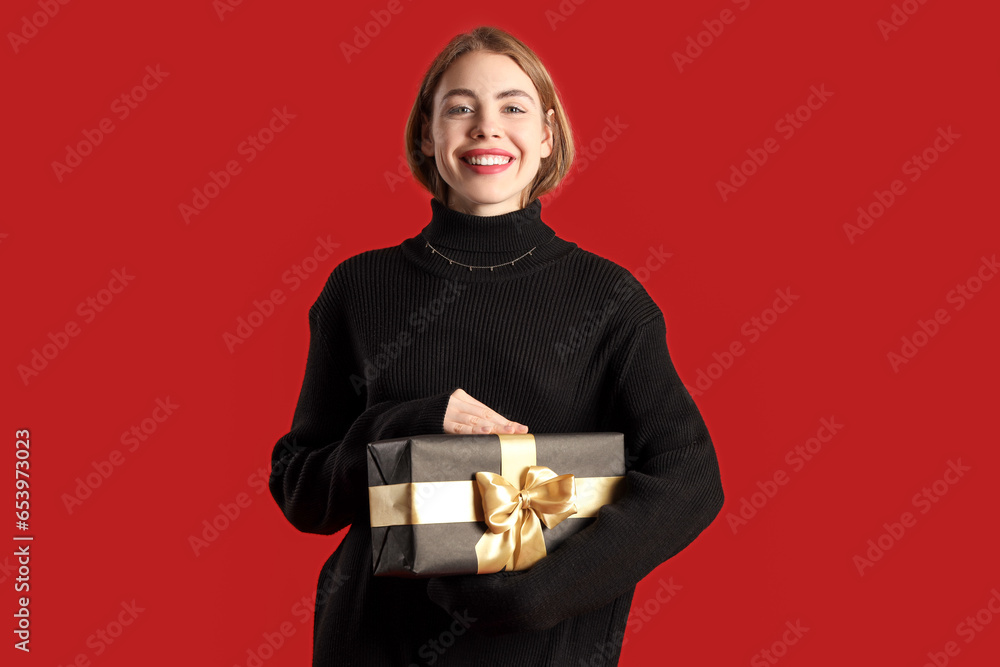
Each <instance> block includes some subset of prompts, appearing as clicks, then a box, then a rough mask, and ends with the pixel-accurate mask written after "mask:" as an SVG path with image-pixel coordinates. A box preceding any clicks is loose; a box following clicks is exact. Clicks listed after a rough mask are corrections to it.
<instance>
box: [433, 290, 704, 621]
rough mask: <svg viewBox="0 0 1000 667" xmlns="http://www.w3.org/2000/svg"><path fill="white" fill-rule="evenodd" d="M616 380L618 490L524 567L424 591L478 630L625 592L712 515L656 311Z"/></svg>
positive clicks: (698, 438)
mask: <svg viewBox="0 0 1000 667" xmlns="http://www.w3.org/2000/svg"><path fill="white" fill-rule="evenodd" d="M622 356H623V357H624V360H623V361H622V362H621V365H620V366H619V367H618V368H616V371H617V373H618V379H617V381H616V385H615V386H616V389H615V392H614V399H613V402H612V406H611V410H612V411H613V413H612V419H611V422H610V423H611V424H614V425H616V428H614V429H613V430H619V431H621V432H622V433H624V435H625V446H626V464H627V465H626V470H627V472H626V480H627V492H626V494H625V496H624V497H622V498H620V499H619V500H618V501H617V502H615V503H613V504H609V505H605V506H604V507H602V508H601V509H600V510H599V511H598V515H597V520H596V521H594V522H593V523H592V524H591V525H589V526H588V527H587V528H585V529H584V530H582V531H580V532H579V533H576V534H574V535H572V536H571V537H569V538H568V539H566V540H565V541H564V542H563V543H562V544H561V545H560V546H559V548H558V549H555V550H553V552H552V553H550V554H548V555H547V556H546V557H545V558H543V559H542V560H540V561H538V563H536V564H535V565H534V566H533V567H532V568H531V569H529V570H525V571H519V572H498V573H495V574H488V575H464V576H455V577H439V578H435V579H431V580H430V581H429V582H428V595H429V596H430V597H431V599H432V600H434V601H435V602H436V603H437V604H438V605H439V606H441V607H443V608H444V609H446V610H448V611H453V612H461V611H463V610H468V613H469V614H470V615H471V616H473V617H476V618H477V621H476V623H474V624H473V628H472V629H473V630H476V631H478V632H482V633H485V634H501V633H506V632H526V631H534V630H543V629H546V628H550V627H552V626H553V625H555V624H557V623H559V622H560V621H562V620H564V619H566V618H569V617H571V616H576V615H579V614H583V613H586V612H589V611H592V610H594V609H598V608H600V607H603V606H605V605H607V604H609V603H610V602H611V601H612V600H614V599H615V598H617V597H619V596H621V595H623V594H625V593H628V592H630V591H632V590H634V588H635V585H636V584H637V583H638V582H639V581H640V580H641V579H643V577H645V576H646V575H647V574H649V573H650V572H651V571H652V570H653V569H654V568H656V567H657V566H658V565H660V564H661V563H663V562H664V561H666V560H667V559H669V558H670V557H672V556H674V555H675V554H677V553H678V552H680V551H681V550H682V549H684V548H685V547H686V546H687V545H689V544H690V543H691V542H692V541H694V539H695V538H696V537H697V536H698V535H699V534H700V533H701V532H702V531H703V530H704V529H705V528H706V527H708V525H709V524H711V522H712V521H713V520H714V519H715V517H716V516H717V515H718V514H719V512H720V511H721V509H722V503H723V493H722V484H721V478H720V472H719V466H718V461H717V459H716V455H715V449H714V447H713V445H712V441H711V439H710V437H709V434H708V429H707V427H706V426H705V423H704V421H703V419H702V417H701V415H700V413H699V412H698V409H697V407H696V406H695V403H694V400H693V399H692V398H691V395H690V394H689V393H688V391H687V389H686V388H685V387H684V385H683V384H682V383H681V380H680V378H679V377H678V375H677V372H676V370H675V369H674V366H673V364H672V362H671V360H670V355H669V353H668V351H667V346H666V325H665V322H664V319H663V314H662V312H660V311H659V308H657V315H656V316H655V317H653V318H652V319H650V320H647V321H646V322H645V323H643V324H640V325H638V326H637V328H636V330H635V333H634V335H633V337H632V339H631V340H630V341H629V342H628V347H627V353H626V354H624V355H622Z"/></svg>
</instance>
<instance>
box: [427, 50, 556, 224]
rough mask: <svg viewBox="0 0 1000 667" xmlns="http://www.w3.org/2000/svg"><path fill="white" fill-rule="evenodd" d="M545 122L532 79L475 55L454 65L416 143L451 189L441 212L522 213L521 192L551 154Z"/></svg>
mask: <svg viewBox="0 0 1000 667" xmlns="http://www.w3.org/2000/svg"><path fill="white" fill-rule="evenodd" d="M554 113H555V111H553V110H551V109H550V110H549V111H548V116H549V117H550V118H551V116H552V115H553V114H554ZM545 115H546V114H544V113H543V111H542V109H541V107H540V105H539V98H538V91H536V90H535V86H534V85H533V84H532V83H531V79H530V78H529V77H528V75H527V74H525V73H524V71H523V70H522V69H521V68H520V67H519V66H518V64H517V63H515V62H514V60H513V59H511V58H510V57H508V56H505V55H500V54H496V53H488V52H484V51H474V52H472V53H466V54H464V55H462V56H460V57H459V58H458V59H457V60H455V62H453V63H452V64H451V66H450V67H448V69H447V70H446V71H445V73H444V75H443V76H442V77H441V81H440V82H439V83H438V87H437V90H435V91H434V101H433V108H432V116H431V119H430V122H429V123H425V124H424V131H423V141H422V143H421V151H422V152H423V154H424V155H426V156H427V157H432V156H433V157H434V162H435V164H436V165H437V170H438V173H440V174H441V178H443V179H444V181H445V182H446V183H447V184H448V185H449V186H450V187H451V191H450V193H449V201H447V202H445V204H446V205H447V206H448V207H449V208H452V209H455V210H457V211H462V212H465V213H471V214H473V215H499V214H501V213H509V212H510V211H516V210H517V209H519V208H521V203H520V197H521V193H522V191H524V190H525V189H526V188H527V187H528V185H529V184H530V183H531V181H532V179H534V177H535V174H536V173H538V167H539V164H540V162H541V159H542V158H545V157H548V156H549V155H551V154H552V131H551V130H550V129H549V127H548V126H547V125H546V123H545V122H544V121H545ZM473 162H479V163H485V164H473ZM490 163H492V164H490Z"/></svg>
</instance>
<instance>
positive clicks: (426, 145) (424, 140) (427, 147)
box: [420, 116, 434, 157]
mask: <svg viewBox="0 0 1000 667" xmlns="http://www.w3.org/2000/svg"><path fill="white" fill-rule="evenodd" d="M420 152H421V153H423V154H424V155H426V156H427V157H434V137H432V136H431V121H430V119H429V118H427V117H426V116H424V122H423V124H422V127H421V128H420Z"/></svg>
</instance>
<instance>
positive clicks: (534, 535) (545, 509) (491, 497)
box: [476, 465, 577, 574]
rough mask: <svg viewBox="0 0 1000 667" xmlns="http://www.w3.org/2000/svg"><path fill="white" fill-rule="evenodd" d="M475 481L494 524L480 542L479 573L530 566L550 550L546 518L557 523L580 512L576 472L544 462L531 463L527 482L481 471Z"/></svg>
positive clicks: (489, 521) (490, 523) (488, 518)
mask: <svg viewBox="0 0 1000 667" xmlns="http://www.w3.org/2000/svg"><path fill="white" fill-rule="evenodd" d="M476 482H477V483H478V484H479V490H480V493H481V494H482V497H483V513H484V514H485V517H486V518H485V520H486V525H487V526H488V527H489V530H488V531H486V532H485V533H484V534H483V536H482V537H481V538H480V539H479V542H478V543H477V544H476V558H477V559H478V560H479V573H480V574H482V573H484V572H499V571H500V570H502V569H503V568H504V567H506V568H507V569H508V570H526V569H528V568H529V567H531V566H532V565H534V564H535V563H536V562H537V561H538V560H539V559H541V558H542V557H544V556H545V553H546V552H545V538H544V537H542V523H544V524H545V526H546V527H548V528H550V529H551V528H555V527H556V526H558V525H559V524H560V523H561V522H562V520H563V519H565V518H566V517H568V516H569V515H571V514H576V512H577V508H576V481H575V480H574V479H573V475H571V474H567V475H556V474H555V473H554V472H552V471H551V470H550V469H548V468H546V467H545V466H534V465H533V466H529V467H528V469H527V472H526V473H525V480H524V483H523V485H518V486H514V485H513V484H511V483H510V482H509V481H508V480H507V479H506V478H504V477H503V476H502V475H497V474H496V473H492V472H477V473H476Z"/></svg>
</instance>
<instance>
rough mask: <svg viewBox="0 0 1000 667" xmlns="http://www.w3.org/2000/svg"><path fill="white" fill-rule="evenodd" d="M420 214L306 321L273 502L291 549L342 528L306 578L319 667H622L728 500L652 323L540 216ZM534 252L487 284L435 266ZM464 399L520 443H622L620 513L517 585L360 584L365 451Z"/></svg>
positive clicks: (478, 578) (642, 301)
mask: <svg viewBox="0 0 1000 667" xmlns="http://www.w3.org/2000/svg"><path fill="white" fill-rule="evenodd" d="M431 209H432V219H431V221H430V222H429V223H428V224H427V226H425V227H424V228H423V230H422V231H421V233H420V234H418V235H417V236H414V237H412V238H409V239H406V240H405V241H403V242H402V243H401V244H399V245H398V246H394V247H388V248H379V249H375V250H370V251H367V252H362V253H360V254H358V255H354V256H352V257H349V258H347V259H345V260H343V261H342V262H341V263H340V264H339V265H338V266H337V267H336V268H334V270H333V271H332V272H331V274H330V277H329V279H328V280H327V282H326V285H325V286H324V288H323V290H322V292H321V294H320V295H319V297H318V298H317V299H316V302H315V303H314V304H313V305H312V307H311V308H310V310H309V330H310V340H309V353H308V358H307V362H306V368H305V379H304V380H303V383H302V390H301V393H300V394H299V398H298V403H297V405H296V408H295V414H294V417H293V419H292V427H291V430H290V431H289V433H287V434H285V435H284V436H282V437H281V438H280V439H279V440H278V442H277V444H276V445H275V447H274V450H273V454H272V457H271V464H272V471H271V478H270V490H271V494H272V495H273V496H274V499H275V501H276V502H277V503H278V506H279V507H280V508H281V510H282V512H283V513H284V515H285V517H287V519H288V520H289V521H290V522H291V524H292V525H293V526H295V528H297V529H299V530H300V531H304V532H308V533H318V534H321V535H331V534H333V533H336V532H337V531H339V530H341V529H343V528H344V527H346V526H348V525H350V530H349V531H348V533H347V534H346V536H344V538H343V541H342V542H341V544H340V546H339V547H338V548H337V549H336V551H335V552H334V553H333V554H332V555H331V556H330V557H329V559H328V560H327V561H326V563H325V564H324V565H323V567H322V570H321V572H320V576H319V581H318V590H317V607H316V615H315V625H314V635H313V641H314V654H313V656H314V657H313V665H314V667H318V666H323V667H327V666H332V665H379V666H381V665H385V666H387V667H388V666H393V667H396V666H400V665H402V666H403V667H407V666H410V665H438V666H441V665H445V666H447V665H477V666H489V665H497V666H503V667H508V666H510V665H517V666H518V667H532V666H534V665H539V666H540V665H557V666H561V665H567V666H570V665H572V666H573V667H576V666H577V665H590V666H596V665H615V664H618V657H619V654H620V651H621V644H622V638H623V636H624V632H625V625H626V621H627V619H628V613H629V608H630V605H631V601H632V596H633V593H634V592H635V585H636V583H637V582H638V581H639V580H641V579H642V578H643V577H645V576H646V575H647V574H649V573H650V572H651V571H652V570H653V569H654V568H655V567H657V566H658V565H660V564H661V563H663V562H664V561H665V560H667V559H668V558H670V557H671V556H673V555H674V554H676V553H678V552H679V551H680V550H681V549H683V548H685V547H686V546H687V545H688V544H690V543H691V542H692V541H693V540H694V539H695V537H697V536H698V534H699V533H701V531H703V530H704V529H705V528H706V526H708V525H709V524H710V523H711V522H712V520H713V519H714V518H715V517H716V515H717V514H718V513H719V511H720V509H721V507H722V501H723V494H722V487H721V482H720V475H719V468H718V462H717V460H716V455H715V451H714V448H713V445H712V442H711V439H710V438H709V434H708V430H707V429H706V427H705V423H704V421H703V420H702V418H701V415H700V414H699V412H698V409H697V407H696V406H695V403H694V401H693V400H692V398H691V396H690V395H689V394H688V392H687V390H686V389H685V388H684V385H683V384H681V381H680V379H679V378H678V376H677V372H676V371H675V369H674V366H673V364H672V363H671V360H670V356H669V354H668V352H667V345H666V328H665V323H664V319H663V315H662V313H661V311H660V309H659V308H658V307H657V305H656V303H655V302H654V301H653V300H652V298H650V296H649V295H648V294H647V293H646V291H645V290H644V289H643V287H642V286H641V284H640V283H639V282H638V281H637V280H636V279H635V278H634V277H633V276H632V274H631V273H629V271H627V270H626V269H624V268H622V267H621V266H619V265H618V264H615V263H614V262H612V261H610V260H607V259H604V258H602V257H600V256H598V255H595V254H593V253H590V252H587V251H585V250H583V249H581V248H580V247H578V246H577V245H576V244H575V243H572V242H570V241H566V240H564V239H562V238H560V237H558V236H554V231H553V230H552V228H550V227H549V226H548V225H547V224H545V223H544V222H543V221H542V219H541V202H540V201H538V200H535V201H534V202H532V203H531V204H529V205H528V206H527V207H526V208H524V209H521V210H519V211H514V212H511V213H505V214H502V215H496V216H474V215H468V214H464V213H459V212H457V211H453V210H451V209H448V208H446V207H445V206H443V205H442V204H441V203H440V202H439V201H438V200H436V199H432V200H431ZM428 242H429V243H430V244H431V246H433V247H434V248H436V249H437V250H438V251H439V252H440V254H435V253H433V252H432V251H431V248H430V247H428V246H427V243H428ZM532 249H534V250H533V251H532V252H531V254H530V255H526V256H524V258H523V259H520V260H518V261H516V262H514V264H507V265H505V266H500V267H498V268H496V269H495V270H493V271H490V270H489V269H476V270H473V271H470V270H469V269H468V268H466V267H463V266H461V265H459V264H458V263H454V264H450V263H449V262H448V260H447V259H445V258H444V257H447V258H450V259H452V260H455V262H461V263H464V264H472V265H477V266H478V265H492V264H499V263H501V262H510V261H511V260H515V259H517V258H518V257H520V256H521V255H523V254H524V253H526V252H527V251H528V250H532ZM442 255H443V256H442ZM459 387H461V388H462V389H464V390H465V391H467V392H468V393H469V394H471V395H472V396H473V397H475V398H477V399H479V400H480V401H482V402H483V403H485V404H486V405H488V406H490V407H491V408H493V409H494V410H496V411H497V412H499V413H500V414H502V415H504V416H505V417H507V418H509V419H512V420H514V421H517V422H520V423H522V424H526V425H527V426H528V428H529V432H531V433H572V432H584V431H620V432H622V433H624V435H625V446H626V464H627V469H628V472H627V474H626V479H627V486H628V492H627V495H626V496H625V497H624V498H622V499H620V500H619V501H618V502H616V503H614V504H611V505H606V506H605V507H603V508H601V510H600V511H599V514H598V517H597V520H596V521H594V522H593V523H592V524H591V525H589V526H588V527H587V528H585V529H583V530H582V531H580V532H579V533H577V534H575V535H573V536H572V537H570V538H569V539H567V540H566V541H565V542H564V543H563V544H562V545H561V546H560V547H559V548H558V549H555V550H553V552H552V553H550V554H549V555H547V556H546V557H545V558H543V559H542V560H541V561H539V562H538V563H537V564H536V565H535V566H534V567H533V568H531V569H530V570H525V571H518V572H499V573H496V574H486V575H463V576H453V577H440V578H433V579H404V578H394V577H374V576H372V553H371V533H370V530H371V529H370V526H369V517H368V495H367V479H368V477H367V474H366V445H367V444H368V443H369V442H373V441H376V440H383V439H388V438H396V437H405V436H411V435H420V434H430V433H434V434H440V433H444V425H443V424H444V414H445V408H446V406H447V404H448V399H449V397H450V395H451V393H452V392H453V391H454V390H455V389H457V388H459Z"/></svg>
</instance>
